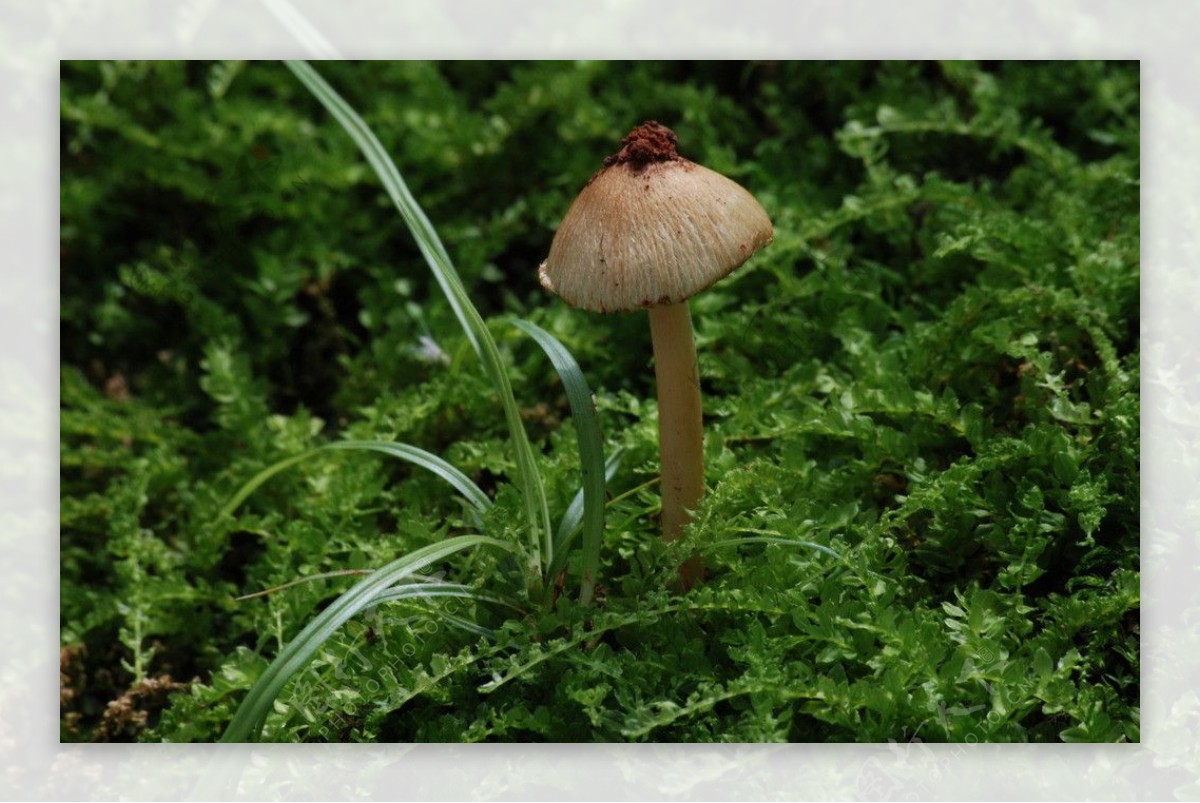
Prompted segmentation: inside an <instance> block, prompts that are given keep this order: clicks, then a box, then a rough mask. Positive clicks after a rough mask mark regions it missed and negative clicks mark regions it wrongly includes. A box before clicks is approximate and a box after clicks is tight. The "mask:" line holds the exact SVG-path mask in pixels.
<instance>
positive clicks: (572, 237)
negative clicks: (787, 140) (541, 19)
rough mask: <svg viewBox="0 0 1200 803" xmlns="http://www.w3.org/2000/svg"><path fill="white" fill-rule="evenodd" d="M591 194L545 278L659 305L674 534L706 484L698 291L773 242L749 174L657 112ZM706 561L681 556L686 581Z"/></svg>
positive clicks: (556, 287)
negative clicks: (698, 149) (735, 175)
mask: <svg viewBox="0 0 1200 803" xmlns="http://www.w3.org/2000/svg"><path fill="white" fill-rule="evenodd" d="M621 144H622V148H621V150H620V151H618V152H617V153H616V154H614V155H612V156H609V157H607V158H605V160H604V167H603V168H602V169H601V170H600V172H598V173H596V174H595V175H594V176H592V178H591V179H590V180H589V181H588V183H587V185H586V186H585V187H584V188H583V190H582V191H581V192H580V193H579V196H578V197H577V198H576V199H575V202H574V203H573V204H571V208H570V209H569V210H567V214H566V217H564V218H563V220H562V223H561V224H560V225H559V227H558V231H557V232H556V233H555V235H554V241H553V242H552V243H551V244H550V254H549V256H547V257H546V261H545V262H543V263H542V264H541V267H540V268H539V270H538V278H539V279H540V280H541V283H542V286H543V287H545V288H546V289H547V290H549V291H551V292H552V293H556V294H558V295H559V296H560V297H561V298H562V299H563V300H564V301H566V302H567V303H568V304H570V305H571V306H573V307H581V308H583V309H587V310H591V311H593V312H617V311H633V310H637V309H641V308H643V307H644V308H647V309H648V312H649V315H650V337H651V340H652V342H653V346H654V373H655V379H656V380H657V383H658V439H659V449H660V452H661V459H662V527H663V537H664V539H666V540H668V541H671V540H674V539H677V538H679V537H680V536H682V535H683V528H684V526H685V525H686V524H687V523H688V522H689V521H690V519H691V511H693V510H695V509H696V507H697V505H698V503H699V502H700V499H701V497H703V495H704V446H703V429H702V421H701V418H702V413H703V411H702V408H701V404H700V376H699V371H698V368H697V363H696V344H695V340H694V339H693V337H692V318H691V312H690V310H689V308H688V299H689V298H691V297H692V296H693V295H695V294H696V293H699V292H700V291H701V290H704V289H706V288H708V287H709V286H710V285H712V284H713V283H715V282H716V281H717V280H719V279H722V278H724V277H725V276H727V275H728V274H729V273H730V272H732V271H733V270H734V269H735V268H737V267H738V266H739V265H741V264H742V263H743V262H745V261H746V260H747V259H749V258H750V256H751V255H752V254H754V253H755V252H756V251H758V250H759V249H761V248H762V247H763V246H765V245H767V244H768V243H770V242H771V240H772V238H773V237H774V231H773V229H772V227H771V220H770V218H768V217H767V213H766V212H765V211H764V210H763V208H762V206H761V205H760V204H759V203H758V201H756V200H755V199H754V196H752V195H751V194H750V193H749V192H747V191H746V190H745V189H744V188H742V187H741V186H740V185H738V184H736V183H735V182H733V181H731V180H729V179H728V178H726V177H725V176H722V175H721V174H719V173H715V172H713V171H712V170H709V169H708V168H706V167H702V166H700V165H698V164H696V163H694V162H691V161H689V160H687V159H685V158H683V157H682V156H680V155H679V154H678V153H677V152H676V138H675V132H674V131H672V130H671V129H669V128H667V127H666V126H663V125H660V124H659V123H657V122H655V121H652V120H651V121H648V122H645V123H643V124H642V125H640V126H638V127H637V128H635V129H633V131H631V132H630V133H629V135H628V136H626V137H625V138H624V139H623V140H621ZM701 571H702V567H701V565H700V563H699V561H698V559H696V558H694V557H693V558H691V559H689V560H688V561H687V562H685V563H684V564H683V566H681V567H680V570H679V575H680V581H681V584H682V585H683V587H684V588H687V587H690V586H691V585H692V584H693V583H694V582H695V581H696V580H697V579H699V577H700V574H701Z"/></svg>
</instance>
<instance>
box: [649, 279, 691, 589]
mask: <svg viewBox="0 0 1200 803" xmlns="http://www.w3.org/2000/svg"><path fill="white" fill-rule="evenodd" d="M649 313H650V338H651V340H652V341H653V343H654V376H655V379H656V381H657V382H658V444H659V449H660V451H661V454H662V527H663V538H664V539H666V540H667V541H673V540H675V539H677V538H679V537H681V536H682V535H683V528H684V526H685V525H686V524H687V523H688V522H689V521H691V514H690V513H689V512H688V511H689V510H695V509H696V507H697V506H698V505H699V504H700V499H701V498H702V497H703V496H704V429H703V420H702V416H703V408H702V407H701V405H700V371H699V366H698V365H697V363H696V341H695V339H694V338H693V337H692V315H691V312H690V310H689V309H688V304H687V302H686V301H684V302H681V303H679V304H666V305H663V306H660V307H651V308H650V309H649ZM702 570H703V566H702V564H701V563H700V560H699V558H697V557H695V556H693V557H691V558H689V559H688V560H687V561H686V562H685V563H684V564H683V565H682V566H680V568H679V579H680V581H681V583H682V585H683V587H684V588H685V589H686V588H688V587H690V586H691V585H692V584H693V583H695V582H696V581H697V580H699V579H700V576H701V574H702Z"/></svg>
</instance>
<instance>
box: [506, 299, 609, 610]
mask: <svg viewBox="0 0 1200 803" xmlns="http://www.w3.org/2000/svg"><path fill="white" fill-rule="evenodd" d="M509 322H510V323H512V325H513V326H515V327H517V328H518V329H520V330H521V331H522V332H524V333H525V334H527V335H529V336H530V337H532V338H533V339H534V342H536V343H537V344H538V345H539V346H541V347H542V350H543V351H545V352H546V356H547V357H549V358H550V363H551V364H552V365H553V366H554V370H555V371H557V372H558V376H559V378H560V379H561V380H562V383H563V389H564V390H566V392H567V401H568V402H569V403H570V405H571V420H572V422H574V424H575V433H576V435H577V437H578V439H579V471H580V474H581V475H582V476H581V480H580V485H581V490H582V492H583V560H582V564H581V567H580V570H581V571H580V575H581V576H580V580H579V603H580V604H581V605H588V604H590V603H591V601H592V593H593V590H594V588H595V586H596V572H597V570H598V569H599V568H600V542H601V539H602V538H603V536H604V444H603V442H602V440H601V437H600V419H599V417H598V416H597V415H596V405H595V404H594V403H593V401H592V391H591V389H590V388H588V384H587V380H586V379H585V378H584V376H583V370H582V369H581V368H580V367H579V363H578V362H576V361H575V358H574V357H573V356H571V352H569V351H567V347H566V346H564V345H563V344H562V343H561V342H559V340H558V338H556V337H555V336H554V335H552V334H550V333H549V332H547V331H546V330H545V329H543V328H541V327H540V326H538V325H537V324H534V323H531V322H529V321H526V320H522V319H521V318H510V319H509ZM567 512H568V514H569V513H570V509H569V508H568V511H567ZM559 529H560V530H561V529H562V527H561V526H560V528H559ZM572 529H573V528H572ZM552 554H553V555H554V556H555V559H552V560H551V561H550V563H549V569H550V571H549V572H548V574H549V576H550V578H553V577H554V576H555V575H556V574H557V573H558V571H557V570H556V569H555V567H556V566H558V567H559V570H561V564H565V562H566V556H565V555H563V554H562V553H558V552H557V544H556V545H555V549H554V550H552Z"/></svg>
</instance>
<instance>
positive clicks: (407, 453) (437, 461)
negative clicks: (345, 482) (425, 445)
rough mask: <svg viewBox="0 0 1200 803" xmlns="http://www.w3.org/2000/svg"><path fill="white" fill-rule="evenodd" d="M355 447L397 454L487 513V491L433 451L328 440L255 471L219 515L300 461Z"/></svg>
mask: <svg viewBox="0 0 1200 803" xmlns="http://www.w3.org/2000/svg"><path fill="white" fill-rule="evenodd" d="M356 449H357V450H363V451H372V452H381V453H383V454H386V455H389V456H391V457H398V458H400V459H401V460H406V461H408V462H409V463H412V464H414V465H417V466H420V467H421V468H424V469H427V470H428V471H431V472H433V473H434V474H436V475H437V476H439V477H441V478H442V479H444V480H445V481H446V482H448V483H450V484H451V485H453V486H454V488H455V489H456V490H457V491H458V492H459V493H461V494H462V495H463V498H465V499H466V500H467V501H468V502H470V503H471V506H472V507H473V508H475V510H476V511H477V512H478V513H481V514H482V513H484V512H486V511H487V509H488V508H489V507H491V505H492V500H490V499H488V497H487V494H485V493H484V492H483V491H482V490H480V488H479V486H478V485H476V484H475V483H474V482H472V481H471V478H470V477H468V476H467V475H466V474H464V473H462V472H461V471H460V470H458V469H457V468H455V467H454V466H453V465H451V464H450V463H447V462H446V461H445V460H443V459H442V458H440V457H438V456H437V455H435V454H433V453H432V452H427V451H425V450H424V449H418V448H417V447H415V446H409V445H408V444H405V443H392V442H389V441H337V442H336V443H327V444H325V445H324V446H318V447H317V448H315V449H309V450H308V451H307V452H301V453H300V454H298V455H294V456H292V457H288V458H285V459H283V460H280V461H279V462H278V463H275V464H273V465H271V466H268V467H267V468H265V469H263V470H262V471H260V472H258V474H255V475H254V477H253V478H251V479H250V480H249V481H248V482H247V483H246V484H245V485H243V486H242V487H241V488H240V489H238V492H237V493H236V494H234V495H233V498H232V499H230V500H229V501H228V502H227V503H226V504H225V507H223V508H222V509H221V513H220V515H221V516H222V517H225V516H230V515H232V514H233V512H234V511H235V510H237V509H238V506H240V505H241V504H242V502H245V501H246V499H247V497H249V496H250V494H252V493H254V492H255V491H256V490H258V488H259V486H261V485H262V484H263V483H264V482H266V481H267V480H269V479H271V477H274V476H275V475H276V474H278V473H279V472H281V471H283V470H285V469H288V468H291V467H292V466H294V465H296V464H297V463H299V462H301V461H304V460H307V459H308V458H310V457H314V456H316V455H318V454H322V453H324V452H329V451H349V450H356Z"/></svg>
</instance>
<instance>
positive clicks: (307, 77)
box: [285, 61, 554, 595]
mask: <svg viewBox="0 0 1200 803" xmlns="http://www.w3.org/2000/svg"><path fill="white" fill-rule="evenodd" d="M285 63H286V64H287V66H288V69H290V70H291V71H292V72H293V73H294V74H295V75H296V77H297V78H299V79H300V81H301V83H303V84H304V85H305V86H306V87H307V88H308V90H309V91H310V92H312V93H313V95H314V96H315V97H316V98H317V99H318V100H319V101H321V103H322V105H324V106H325V108H326V109H327V110H328V111H329V112H330V114H332V115H333V116H334V118H336V119H337V121H338V122H339V123H340V124H341V125H342V127H343V128H344V129H346V133H348V134H349V135H350V137H351V138H352V139H353V140H354V142H355V143H356V144H357V145H358V147H359V149H360V150H361V151H362V153H363V155H364V156H365V157H366V159H367V162H368V163H370V165H371V167H372V168H373V169H374V170H375V173H376V174H377V175H378V176H379V180H380V181H381V182H382V183H383V186H384V188H385V189H386V190H387V192H388V195H389V196H390V197H391V199H392V201H393V202H394V203H395V204H396V208H397V209H398V210H400V216H401V217H402V218H404V222H405V224H406V225H407V226H408V229H409V231H411V232H412V235H413V238H414V239H415V240H416V242H417V247H418V248H419V249H420V250H421V254H422V255H423V256H424V257H425V261H426V262H427V263H428V264H429V267H430V269H431V270H432V271H433V276H434V278H435V279H436V280H437V283H438V285H439V286H441V288H442V292H443V293H444V294H445V295H446V300H447V301H448V302H449V304H450V308H451V309H452V310H453V311H454V314H455V316H457V318H458V321H459V324H460V325H461V326H462V328H463V332H464V333H465V334H466V336H467V339H468V340H470V342H471V345H472V346H473V347H474V348H475V352H476V354H478V355H479V358H480V361H481V362H482V363H483V369H484V371H485V373H486V374H487V376H488V379H489V380H490V381H491V383H492V386H493V387H495V389H496V393H497V394H498V395H499V396H500V403H501V405H502V406H503V407H504V418H505V421H506V423H507V424H508V429H509V436H510V437H511V439H512V443H513V449H514V450H515V452H516V458H517V475H518V476H517V480H518V484H519V487H520V489H521V495H522V497H523V499H524V502H525V516H526V519H527V522H528V524H529V541H530V549H529V550H528V551H527V553H526V555H525V562H526V587H527V588H528V590H529V592H530V594H531V595H537V594H539V593H540V591H541V588H542V583H543V576H542V575H543V572H544V571H545V570H546V568H547V567H548V566H549V565H550V562H551V560H552V559H553V557H554V542H553V539H552V534H551V533H552V531H551V527H550V507H549V505H548V504H547V503H546V489H545V487H544V486H543V485H542V480H541V476H540V474H539V473H538V469H537V463H536V462H535V460H534V456H533V447H532V446H531V445H530V443H529V436H528V435H527V434H526V432H525V425H524V423H523V422H522V421H521V413H520V410H519V409H518V407H517V402H516V399H515V398H514V397H513V392H512V384H511V383H510V382H509V379H508V374H507V373H505V371H504V365H503V363H502V362H501V360H500V351H499V349H498V348H497V347H496V341H495V340H494V339H493V338H492V335H491V332H489V331H488V329H487V325H486V324H485V323H484V321H483V318H482V317H481V316H480V314H479V311H478V310H476V309H475V306H474V305H473V304H472V303H471V299H470V297H469V296H468V295H467V291H466V289H465V288H464V287H463V283H462V280H461V279H460V278H459V276H458V272H457V271H456V270H455V269H454V265H453V263H452V262H451V261H450V255H449V254H448V253H447V252H446V247H445V246H444V245H442V241H441V238H440V237H438V235H437V231H436V230H435V229H434V228H433V224H432V223H430V222H429V218H428V217H426V215H425V212H424V211H423V210H422V209H421V207H420V205H419V204H418V203H417V201H416V199H415V198H413V196H412V193H411V192H409V190H408V186H407V185H406V184H405V183H404V179H403V178H402V177H401V175H400V171H399V170H398V169H397V168H396V165H395V163H393V162H392V160H391V157H389V156H388V154H387V151H386V150H384V147H383V145H382V144H381V143H380V142H379V139H378V138H377V137H376V136H375V134H374V132H372V131H371V128H370V127H369V126H368V125H367V124H366V123H365V122H364V121H363V119H362V118H361V117H360V116H359V115H358V113H357V112H355V111H354V109H353V108H351V107H350V104H348V103H346V101H345V100H343V99H342V97H341V95H339V94H338V93H337V91H336V90H334V89H333V87H331V86H330V85H329V84H328V83H326V82H325V79H323V78H321V76H320V75H318V74H317V71H316V70H314V69H313V68H312V67H311V66H310V65H309V64H308V63H307V62H304V61H288V62H285Z"/></svg>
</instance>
